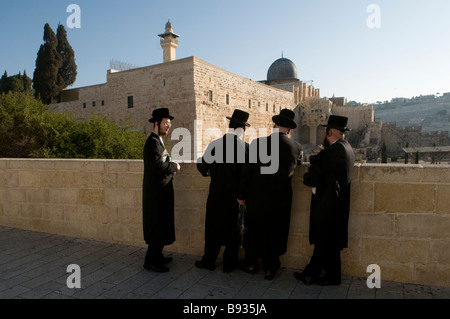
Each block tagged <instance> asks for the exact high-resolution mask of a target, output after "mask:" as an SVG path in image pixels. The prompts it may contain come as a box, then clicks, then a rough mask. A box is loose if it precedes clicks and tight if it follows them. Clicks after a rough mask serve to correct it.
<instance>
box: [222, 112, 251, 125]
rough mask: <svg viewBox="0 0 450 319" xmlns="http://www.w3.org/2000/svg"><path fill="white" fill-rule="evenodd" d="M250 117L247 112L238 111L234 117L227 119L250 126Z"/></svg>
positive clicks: (234, 113)
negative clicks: (248, 121)
mask: <svg viewBox="0 0 450 319" xmlns="http://www.w3.org/2000/svg"><path fill="white" fill-rule="evenodd" d="M249 116H250V114H248V113H247V112H245V111H242V110H237V109H236V110H234V112H233V116H232V117H229V116H227V119H229V120H230V121H233V122H236V123H239V124H242V125H245V126H250V124H248V123H247V120H248V118H249Z"/></svg>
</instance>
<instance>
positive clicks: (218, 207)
mask: <svg viewBox="0 0 450 319" xmlns="http://www.w3.org/2000/svg"><path fill="white" fill-rule="evenodd" d="M227 145H228V150H227ZM231 151H232V152H231ZM247 159H248V143H245V142H243V141H242V140H241V139H239V138H238V136H237V135H236V134H231V133H228V134H225V136H223V137H222V138H220V139H217V140H215V141H213V142H212V143H210V144H209V145H208V147H207V149H206V151H205V154H204V156H203V157H202V159H201V161H199V162H198V163H197V169H198V171H199V172H200V173H201V174H202V175H203V176H205V177H207V176H210V177H211V183H210V185H209V194H208V200H207V203H206V222H205V241H207V242H209V243H211V244H215V245H221V246H222V245H227V244H229V243H232V242H233V240H235V239H234V238H233V237H236V238H237V236H238V227H237V225H238V215H239V204H238V202H237V197H238V195H237V193H238V187H239V182H240V179H241V174H242V169H243V167H244V164H245V162H246V161H247Z"/></svg>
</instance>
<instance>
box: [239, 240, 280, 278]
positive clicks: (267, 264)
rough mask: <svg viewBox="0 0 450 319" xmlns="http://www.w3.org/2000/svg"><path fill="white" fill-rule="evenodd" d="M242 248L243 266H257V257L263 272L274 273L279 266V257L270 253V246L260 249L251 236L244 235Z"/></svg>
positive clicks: (274, 253) (272, 252)
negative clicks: (260, 260) (243, 255)
mask: <svg viewBox="0 0 450 319" xmlns="http://www.w3.org/2000/svg"><path fill="white" fill-rule="evenodd" d="M244 239H245V240H244V248H245V265H246V266H255V267H256V266H257V262H258V257H261V259H262V267H263V269H264V271H272V272H274V273H275V272H276V271H277V270H278V269H279V268H280V266H281V261H280V256H279V255H278V254H277V253H276V252H274V251H272V249H271V248H270V245H266V247H261V245H260V244H259V243H256V240H255V238H253V237H252V236H251V235H248V234H246V236H245V237H244Z"/></svg>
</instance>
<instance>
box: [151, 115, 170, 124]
mask: <svg viewBox="0 0 450 319" xmlns="http://www.w3.org/2000/svg"><path fill="white" fill-rule="evenodd" d="M162 119H169V120H171V121H172V120H173V119H174V117H173V116H170V115H167V116H166V115H165V116H161V117H158V118H152V119H150V120H148V121H149V122H150V123H155V122H158V121H160V120H162Z"/></svg>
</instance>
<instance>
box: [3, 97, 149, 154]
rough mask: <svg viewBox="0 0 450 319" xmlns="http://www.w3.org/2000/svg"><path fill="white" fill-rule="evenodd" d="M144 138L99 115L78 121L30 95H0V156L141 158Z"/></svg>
mask: <svg viewBox="0 0 450 319" xmlns="http://www.w3.org/2000/svg"><path fill="white" fill-rule="evenodd" d="M145 141H146V136H145V135H144V134H143V133H138V132H135V131H133V128H132V127H126V128H122V127H119V126H118V125H117V124H115V123H113V122H111V121H110V120H109V119H107V118H106V117H102V116H100V115H96V116H93V117H92V118H91V119H90V120H88V121H80V120H79V119H77V118H75V116H74V115H73V114H71V113H64V114H60V113H56V112H53V111H52V108H51V107H50V106H48V105H46V104H45V103H43V102H42V101H40V100H38V99H35V98H33V96H32V95H31V94H26V93H23V92H10V93H8V94H2V95H0V157H10V158H20V157H22V158H29V157H32V158H91V159H96V158H98V159H142V157H143V153H142V151H143V148H144V145H145Z"/></svg>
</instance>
